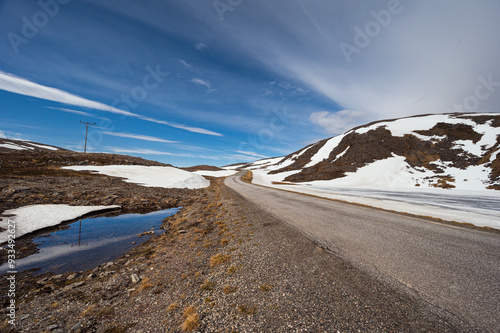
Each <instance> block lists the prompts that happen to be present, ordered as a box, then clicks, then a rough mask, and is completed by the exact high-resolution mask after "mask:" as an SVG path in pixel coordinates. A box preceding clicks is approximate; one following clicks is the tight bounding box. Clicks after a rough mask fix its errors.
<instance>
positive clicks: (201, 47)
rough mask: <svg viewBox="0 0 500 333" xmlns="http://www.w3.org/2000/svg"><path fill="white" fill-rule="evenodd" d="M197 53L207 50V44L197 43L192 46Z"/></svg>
mask: <svg viewBox="0 0 500 333" xmlns="http://www.w3.org/2000/svg"><path fill="white" fill-rule="evenodd" d="M194 47H195V48H196V49H197V50H198V51H203V50H205V49H207V48H208V46H207V44H205V43H198V44H196V45H195V46H194Z"/></svg>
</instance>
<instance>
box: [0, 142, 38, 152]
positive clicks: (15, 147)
mask: <svg viewBox="0 0 500 333" xmlns="http://www.w3.org/2000/svg"><path fill="white" fill-rule="evenodd" d="M0 148H7V149H14V150H28V149H33V148H31V147H21V146H19V145H15V144H13V143H2V144H0Z"/></svg>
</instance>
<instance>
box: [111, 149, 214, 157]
mask: <svg viewBox="0 0 500 333" xmlns="http://www.w3.org/2000/svg"><path fill="white" fill-rule="evenodd" d="M104 152H107V153H117V154H139V155H167V156H179V157H189V158H196V159H198V158H203V159H209V160H220V159H221V156H217V155H207V156H201V155H193V154H184V153H172V152H166V151H161V150H153V149H143V148H121V147H106V148H105V151H104Z"/></svg>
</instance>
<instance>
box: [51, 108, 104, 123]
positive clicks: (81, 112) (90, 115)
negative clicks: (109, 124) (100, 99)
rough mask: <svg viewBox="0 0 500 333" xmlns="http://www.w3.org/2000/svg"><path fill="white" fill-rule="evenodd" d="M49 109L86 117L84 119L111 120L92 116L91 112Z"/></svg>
mask: <svg viewBox="0 0 500 333" xmlns="http://www.w3.org/2000/svg"><path fill="white" fill-rule="evenodd" d="M47 108H49V109H52V110H57V111H62V112H67V113H73V114H78V115H80V116H84V117H92V118H97V119H101V120H109V119H108V118H104V117H99V116H96V115H95V114H92V113H89V112H84V111H79V110H72V109H66V108H56V107H52V106H48V107H47Z"/></svg>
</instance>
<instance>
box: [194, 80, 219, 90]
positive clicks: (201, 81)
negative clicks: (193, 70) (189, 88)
mask: <svg viewBox="0 0 500 333" xmlns="http://www.w3.org/2000/svg"><path fill="white" fill-rule="evenodd" d="M191 82H193V83H194V84H199V85H201V86H204V87H206V88H207V90H208V92H211V91H215V89H212V85H211V84H210V81H207V80H203V79H200V78H194V79H191Z"/></svg>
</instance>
